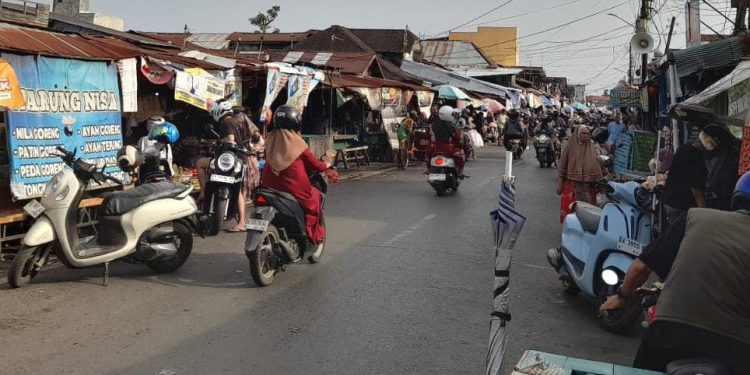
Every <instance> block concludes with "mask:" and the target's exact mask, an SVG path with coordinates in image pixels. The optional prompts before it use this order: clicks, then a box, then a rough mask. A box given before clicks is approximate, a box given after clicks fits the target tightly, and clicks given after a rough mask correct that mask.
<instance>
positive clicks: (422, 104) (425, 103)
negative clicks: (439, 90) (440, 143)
mask: <svg viewBox="0 0 750 375" xmlns="http://www.w3.org/2000/svg"><path fill="white" fill-rule="evenodd" d="M434 99H435V93H434V92H433V91H417V101H418V102H419V110H420V111H422V113H423V114H424V115H425V117H428V118H429V117H430V107H432V101H433V100H434Z"/></svg>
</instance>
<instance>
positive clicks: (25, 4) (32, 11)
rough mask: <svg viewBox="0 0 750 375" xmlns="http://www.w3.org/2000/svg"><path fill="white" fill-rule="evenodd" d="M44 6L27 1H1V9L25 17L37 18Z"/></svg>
mask: <svg viewBox="0 0 750 375" xmlns="http://www.w3.org/2000/svg"><path fill="white" fill-rule="evenodd" d="M42 5H43V4H41V3H37V2H35V1H26V0H0V9H9V10H13V11H16V12H20V13H22V14H23V15H28V16H37V15H38V14H39V8H40V7H41V6H42Z"/></svg>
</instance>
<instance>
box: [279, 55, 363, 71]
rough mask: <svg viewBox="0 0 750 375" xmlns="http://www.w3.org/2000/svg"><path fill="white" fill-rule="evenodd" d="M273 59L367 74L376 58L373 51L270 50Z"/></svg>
mask: <svg viewBox="0 0 750 375" xmlns="http://www.w3.org/2000/svg"><path fill="white" fill-rule="evenodd" d="M267 53H268V55H269V57H270V59H271V61H273V62H285V63H289V64H296V63H300V62H302V63H306V64H311V65H315V66H317V67H321V68H324V67H328V68H333V69H336V70H340V71H341V72H342V73H345V74H356V75H366V74H367V72H368V70H369V69H370V66H372V64H373V62H374V60H375V54H372V53H347V52H336V53H334V54H332V55H331V53H330V52H309V51H289V52H282V51H278V52H277V51H269V52H267Z"/></svg>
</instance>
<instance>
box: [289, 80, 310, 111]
mask: <svg viewBox="0 0 750 375" xmlns="http://www.w3.org/2000/svg"><path fill="white" fill-rule="evenodd" d="M310 81H311V78H310V77H309V76H307V75H304V76H303V75H297V74H293V75H290V76H289V82H288V83H287V96H288V99H287V101H286V104H288V105H291V106H294V107H296V108H297V109H299V110H300V111H304V110H305V107H306V106H307V99H308V98H309V97H310Z"/></svg>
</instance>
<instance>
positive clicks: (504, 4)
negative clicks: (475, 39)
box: [429, 0, 513, 38]
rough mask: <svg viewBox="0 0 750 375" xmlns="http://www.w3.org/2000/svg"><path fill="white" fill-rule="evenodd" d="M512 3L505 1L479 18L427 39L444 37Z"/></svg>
mask: <svg viewBox="0 0 750 375" xmlns="http://www.w3.org/2000/svg"><path fill="white" fill-rule="evenodd" d="M512 2H513V0H508V1H506V2H504V3H502V4H500V5H498V6H496V7H494V8H492V9H490V10H489V11H488V12H485V13H484V14H482V15H479V16H477V17H474V18H472V19H470V20H468V21H466V22H464V23H462V24H460V25H458V26H456V27H454V28H452V29H450V30H446V31H443V32H440V33H437V34H433V35H430V36H429V38H434V37H435V36H439V35H444V34H446V33H449V32H451V31H453V30H456V29H459V28H461V27H464V26H466V25H468V24H470V23H472V22H474V21H476V20H478V19H480V18H483V17H485V16H487V15H489V14H491V13H494V12H495V11H497V10H498V9H500V8H502V7H504V6H506V5H508V4H510V3H512Z"/></svg>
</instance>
